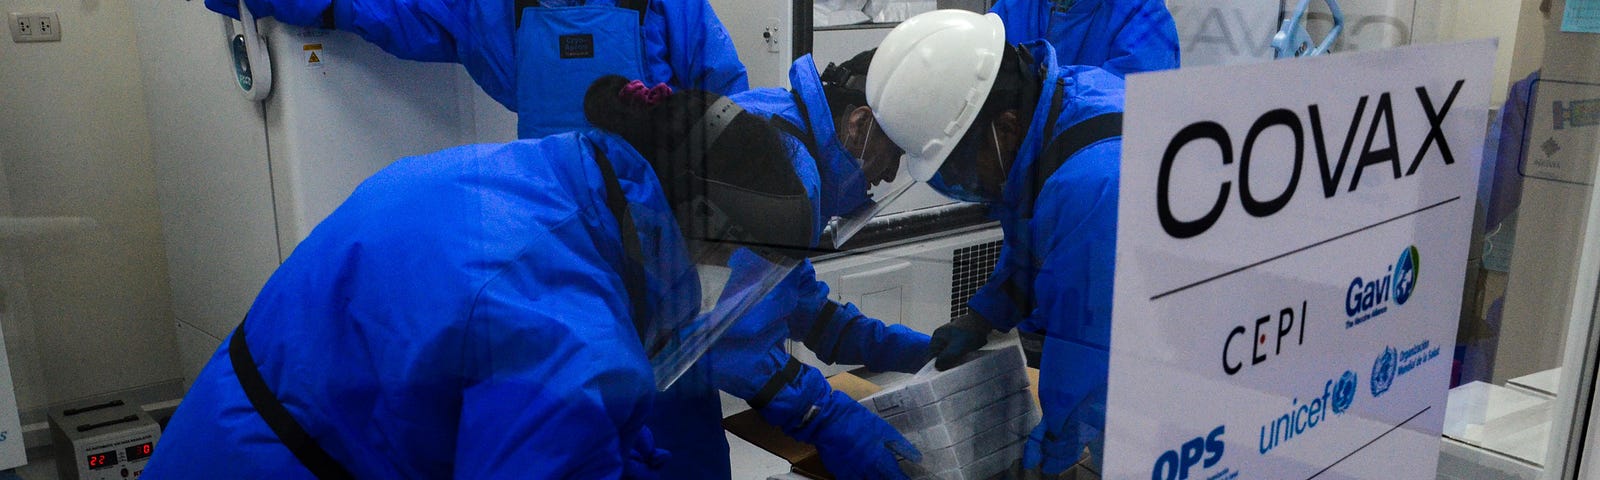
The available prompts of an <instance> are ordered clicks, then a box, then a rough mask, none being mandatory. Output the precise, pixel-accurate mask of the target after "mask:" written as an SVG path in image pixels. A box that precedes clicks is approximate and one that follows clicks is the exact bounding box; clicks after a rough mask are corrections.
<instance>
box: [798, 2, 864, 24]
mask: <svg viewBox="0 0 1600 480" xmlns="http://www.w3.org/2000/svg"><path fill="white" fill-rule="evenodd" d="M866 6H867V0H817V1H816V2H812V4H811V26H813V27H828V26H834V25H853V24H857V23H866V22H867V21H868V20H871V17H868V16H867V14H866V12H863V11H862V9H863V8H865V7H866Z"/></svg>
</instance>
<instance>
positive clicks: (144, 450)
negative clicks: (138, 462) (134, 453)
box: [139, 443, 150, 455]
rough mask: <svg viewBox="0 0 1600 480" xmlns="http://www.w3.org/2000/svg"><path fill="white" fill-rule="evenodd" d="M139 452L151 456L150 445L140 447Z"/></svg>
mask: <svg viewBox="0 0 1600 480" xmlns="http://www.w3.org/2000/svg"><path fill="white" fill-rule="evenodd" d="M139 451H140V452H142V453H144V454H145V455H149V454H150V444H148V443H146V444H144V445H140V446H139Z"/></svg>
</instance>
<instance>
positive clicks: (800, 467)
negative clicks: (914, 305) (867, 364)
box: [722, 372, 882, 480]
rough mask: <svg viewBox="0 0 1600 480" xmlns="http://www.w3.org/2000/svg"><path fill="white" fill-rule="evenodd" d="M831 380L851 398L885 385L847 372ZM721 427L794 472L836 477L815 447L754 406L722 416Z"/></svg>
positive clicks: (877, 389) (821, 477)
mask: <svg viewBox="0 0 1600 480" xmlns="http://www.w3.org/2000/svg"><path fill="white" fill-rule="evenodd" d="M828 384H829V385H832V386H833V389H834V390H838V391H840V392H844V394H845V395H848V396H850V398H851V399H854V400H858V401H859V400H861V399H863V398H866V397H867V396H869V395H872V394H874V393H877V392H878V391H879V390H881V389H882V388H881V387H879V386H878V385H876V384H874V383H872V382H869V381H866V380H864V379H862V378H861V377H857V376H855V375H851V374H850V373H848V372H846V373H840V374H838V375H834V376H832V377H828ZM722 428H723V429H725V430H727V431H728V432H729V433H732V434H733V435H734V436H736V437H739V438H741V439H744V441H746V442H750V444H751V445H755V446H757V447H760V448H761V449H762V450H766V451H768V452H771V453H772V454H773V455H777V456H778V457H779V458H782V459H784V460H785V461H788V462H789V464H790V465H792V466H793V467H792V469H793V472H792V473H794V474H798V475H804V476H805V477H806V478H815V479H824V480H829V479H832V478H833V474H832V473H829V472H828V469H827V467H824V466H822V457H820V456H818V455H817V448H816V447H813V446H811V445H810V444H807V443H803V442H801V441H799V440H795V439H794V438H793V437H790V436H788V435H786V434H784V433H783V430H782V429H779V428H778V427H776V426H773V425H772V424H770V423H767V420H766V419H764V418H761V413H760V412H757V411H755V410H754V409H751V410H745V411H743V412H739V413H736V414H733V415H731V416H729V417H728V418H724V419H722Z"/></svg>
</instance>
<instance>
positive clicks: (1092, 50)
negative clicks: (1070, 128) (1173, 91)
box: [989, 0, 1178, 76]
mask: <svg viewBox="0 0 1600 480" xmlns="http://www.w3.org/2000/svg"><path fill="white" fill-rule="evenodd" d="M989 11H990V12H993V13H995V14H997V15H999V16H1000V19H1001V20H1002V21H1004V22H1005V25H1006V42H1007V43H1010V44H1018V43H1024V42H1029V41H1033V40H1039V39H1043V40H1046V41H1049V42H1050V44H1051V45H1052V46H1054V47H1055V49H1056V63H1057V64H1058V65H1092V66H1097V67H1100V68H1103V69H1105V70H1106V71H1108V72H1111V73H1115V74H1117V75H1119V76H1127V75H1128V74H1130V73H1139V72H1150V71H1156V70H1167V69H1172V68H1178V27H1177V26H1176V25H1174V24H1173V22H1172V13H1171V12H1169V11H1167V4H1166V2H1164V1H1162V0H999V1H997V2H995V3H994V7H992V8H990V9H989Z"/></svg>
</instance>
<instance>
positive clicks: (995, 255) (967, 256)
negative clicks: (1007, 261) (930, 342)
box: [950, 240, 1001, 319]
mask: <svg viewBox="0 0 1600 480" xmlns="http://www.w3.org/2000/svg"><path fill="white" fill-rule="evenodd" d="M1000 243H1001V242H1000V241H999V240H995V241H993V242H989V243H980V244H977V245H973V246H970V247H962V248H957V249H955V250H954V251H952V252H951V254H950V270H951V272H950V318H952V319H954V318H956V317H959V316H962V315H966V314H967V312H968V311H971V309H969V308H967V300H969V299H971V298H972V294H974V293H977V292H978V287H981V286H983V283H984V282H986V281H988V280H989V274H990V273H992V272H994V264H995V261H997V260H999V259H1000Z"/></svg>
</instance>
